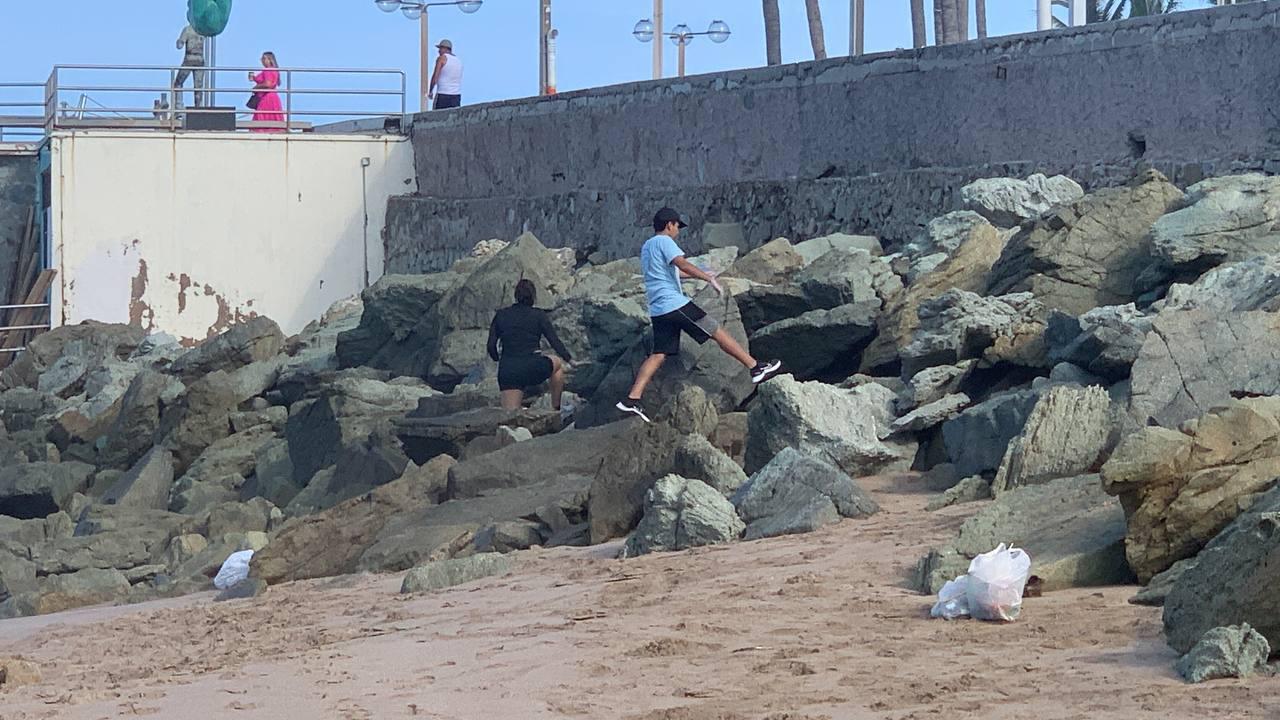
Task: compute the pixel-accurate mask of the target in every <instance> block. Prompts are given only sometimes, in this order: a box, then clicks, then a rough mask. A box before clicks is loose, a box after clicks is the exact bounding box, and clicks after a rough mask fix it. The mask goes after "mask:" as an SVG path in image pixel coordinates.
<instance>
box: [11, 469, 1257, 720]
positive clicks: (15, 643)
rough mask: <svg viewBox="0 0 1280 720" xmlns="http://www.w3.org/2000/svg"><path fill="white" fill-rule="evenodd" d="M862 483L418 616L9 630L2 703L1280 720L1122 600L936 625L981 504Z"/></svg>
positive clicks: (287, 605) (484, 590)
mask: <svg viewBox="0 0 1280 720" xmlns="http://www.w3.org/2000/svg"><path fill="white" fill-rule="evenodd" d="M861 482H862V483H863V484H864V486H865V487H867V488H868V489H869V490H871V491H872V492H873V494H874V495H875V497H876V499H877V501H879V502H880V503H881V504H882V506H883V507H884V510H883V512H881V513H880V514H878V515H876V516H874V517H873V518H871V519H869V520H865V521H845V522H842V523H840V524H838V525H836V526H834V527H830V528H827V529H825V530H823V531H820V532H817V533H813V534H810V535H804V536H792V537H787V538H777V539H771V540H765V541H759V542H750V543H735V544H732V545H725V546H717V547H711V548H701V549H697V550H693V551H688V552H680V553H670V554H659V555H653V556H647V557H644V558H640V559H635V560H627V561H623V560H617V559H613V555H614V554H616V552H617V550H618V548H619V544H618V543H611V544H609V545H603V546H597V547H594V548H575V549H557V550H535V551H530V552H526V553H523V554H522V557H521V563H520V565H519V568H518V570H517V571H516V572H514V573H512V574H510V575H507V576H504V577H495V578H489V579H486V580H482V581H479V582H476V583H472V584H470V585H465V586H461V587H457V588H452V589H449V590H445V591H441V592H437V593H431V594H424V595H417V596H404V595H400V594H399V592H398V591H399V586H400V582H401V575H398V574H397V575H385V576H367V575H366V576H353V577H344V578H336V579H330V580H322V581H313V582H305V583H294V584H291V585H284V586H277V587H273V588H271V589H270V590H269V592H268V593H267V594H265V595H263V596H261V597H259V598H255V599H252V600H243V601H233V602H228V603H216V604H215V603H213V602H212V594H209V593H206V594H202V595H196V596H190V597H186V598H181V599H178V600H171V601H165V602H161V603H149V604H143V605H135V606H120V607H98V608H89V609H82V610H78V611H73V612H68V613H63V614H59V615H50V616H44V617H36V618H24V619H19V620H11V621H5V622H0V656H14V655H17V656H20V657H22V658H25V659H27V660H31V661H34V662H36V663H38V664H39V666H40V668H41V670H42V673H43V681H42V682H41V683H40V684H36V685H30V686H25V687H19V688H16V689H12V690H9V691H7V692H0V718H4V720H34V719H37V718H39V719H42V720H43V719H45V718H48V719H53V718H58V719H59V720H98V719H99V718H132V717H138V716H149V717H155V718H208V719H210V720H212V719H217V718H278V719H280V720H293V719H298V720H302V719H303V718H307V719H310V718H344V719H345V718H351V719H355V718H434V719H440V720H445V719H448V720H471V719H475V720H481V719H486V720H487V719H490V718H513V719H514V718H624V719H627V720H818V719H819V718H833V719H834V718H876V719H886V720H887V719H893V720H906V719H908V718H935V717H936V718H958V717H966V718H968V717H974V718H984V719H987V720H1002V719H1005V718H1009V719H1013V718H1044V719H1052V718H1060V719H1062V720H1067V719H1072V718H1080V719H1082V720H1083V719H1085V718H1088V719H1091V720H1093V719H1098V718H1117V719H1120V718H1123V719H1124V720H1132V719H1133V718H1148V717H1149V718H1183V717H1187V718H1190V717H1196V718H1274V717H1280V680H1278V679H1272V678H1255V679H1253V680H1250V681H1216V682H1211V683H1208V684H1204V685H1199V686H1192V685H1187V684H1185V683H1183V682H1182V681H1181V679H1179V678H1178V677H1177V675H1176V674H1175V673H1174V671H1173V667H1172V666H1173V662H1174V660H1175V655H1174V653H1173V652H1172V651H1171V650H1170V649H1169V648H1168V647H1166V645H1165V644H1164V641H1163V638H1162V635H1161V629H1160V610H1159V608H1148V607H1137V606H1133V605H1130V604H1128V603H1127V602H1126V600H1127V599H1128V598H1129V597H1130V596H1131V595H1132V594H1133V592H1134V588H1132V587H1112V588H1098V589H1081V590H1072V591H1067V592H1059V593H1052V594H1049V595H1046V596H1044V597H1039V598H1029V599H1028V600H1027V601H1026V604H1025V605H1024V608H1023V614H1022V617H1021V618H1020V619H1019V620H1018V621H1017V622H1015V623H1011V624H989V623H981V622H977V621H957V622H946V621H941V620H930V619H928V617H927V615H928V609H929V606H930V599H929V598H927V597H924V596H921V595H919V594H917V593H915V592H914V591H912V590H911V589H909V588H908V583H909V580H910V578H911V575H912V571H913V569H914V566H915V564H916V561H917V560H918V559H919V558H920V556H921V555H922V554H923V553H924V552H925V551H926V550H927V548H928V547H929V546H930V545H931V544H933V543H936V542H938V541H941V540H943V539H945V538H946V537H947V536H948V535H949V534H950V533H952V532H954V530H955V529H956V528H957V527H958V526H959V524H960V523H961V522H962V521H963V519H964V518H965V517H967V516H968V515H969V514H971V513H972V512H973V511H974V509H975V508H976V507H977V506H976V505H970V506H960V507H956V508H949V509H947V510H944V511H941V512H938V513H928V512H925V511H924V509H923V508H924V504H925V502H926V500H927V498H928V495H927V493H925V492H924V490H923V487H922V486H921V485H920V483H919V481H918V480H916V479H914V478H911V477H884V478H868V479H864V480H862V481H861Z"/></svg>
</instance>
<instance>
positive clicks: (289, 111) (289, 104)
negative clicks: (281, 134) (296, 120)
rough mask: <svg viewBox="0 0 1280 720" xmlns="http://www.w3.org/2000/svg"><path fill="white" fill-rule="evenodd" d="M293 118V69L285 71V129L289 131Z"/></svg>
mask: <svg viewBox="0 0 1280 720" xmlns="http://www.w3.org/2000/svg"><path fill="white" fill-rule="evenodd" d="M292 120H293V70H285V71H284V131H285V132H289V127H290V121H292Z"/></svg>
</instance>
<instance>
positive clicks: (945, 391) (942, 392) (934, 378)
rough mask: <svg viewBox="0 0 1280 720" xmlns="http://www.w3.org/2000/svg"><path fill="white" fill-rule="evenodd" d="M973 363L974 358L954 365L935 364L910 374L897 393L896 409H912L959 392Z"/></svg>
mask: <svg viewBox="0 0 1280 720" xmlns="http://www.w3.org/2000/svg"><path fill="white" fill-rule="evenodd" d="M975 364H977V363H976V361H974V360H965V361H963V362H960V363H957V364H955V365H936V366H934V367H929V368H925V369H923V370H921V371H920V372H918V373H916V374H914V375H912V376H911V379H910V380H908V381H907V384H906V387H905V388H903V390H902V392H901V393H900V394H899V395H898V409H899V410H900V411H910V410H914V409H915V408H918V407H920V406H922V405H928V404H929V403H932V402H935V401H937V400H941V399H943V398H944V397H946V396H948V395H952V394H954V393H958V392H960V387H961V386H962V385H963V384H964V381H965V380H966V379H967V378H968V377H969V374H970V373H971V372H973V366H974V365H975Z"/></svg>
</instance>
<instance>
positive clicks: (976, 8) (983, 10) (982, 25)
mask: <svg viewBox="0 0 1280 720" xmlns="http://www.w3.org/2000/svg"><path fill="white" fill-rule="evenodd" d="M973 13H974V15H975V16H977V24H978V38H979V39H981V38H985V37H986V36H987V0H973Z"/></svg>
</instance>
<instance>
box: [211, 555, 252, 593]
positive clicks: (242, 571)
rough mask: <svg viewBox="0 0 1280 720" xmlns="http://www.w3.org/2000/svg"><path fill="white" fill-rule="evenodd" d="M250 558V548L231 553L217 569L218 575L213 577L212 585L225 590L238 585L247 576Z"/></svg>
mask: <svg viewBox="0 0 1280 720" xmlns="http://www.w3.org/2000/svg"><path fill="white" fill-rule="evenodd" d="M251 559H253V551H252V550H241V551H240V552H233V553H231V555H229V556H228V557H227V559H226V561H224V562H223V563H222V569H220V570H218V575H217V576H216V577H214V578H213V586H214V587H216V588H218V589H219V590H226V589H227V588H230V587H235V586H236V585H239V584H240V582H241V581H242V580H245V579H247V578H248V577H249V561H250V560H251Z"/></svg>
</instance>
